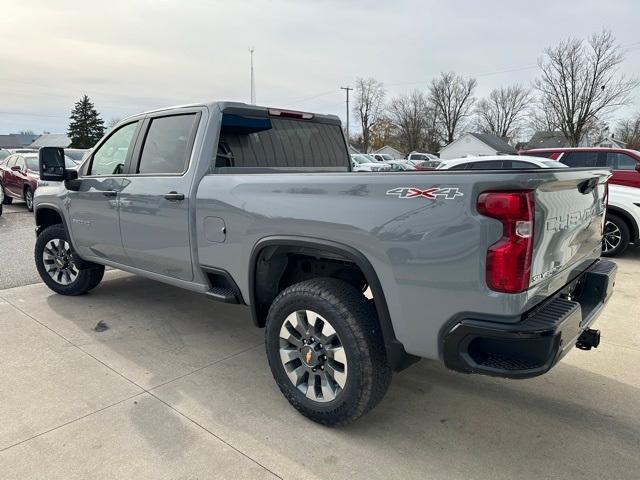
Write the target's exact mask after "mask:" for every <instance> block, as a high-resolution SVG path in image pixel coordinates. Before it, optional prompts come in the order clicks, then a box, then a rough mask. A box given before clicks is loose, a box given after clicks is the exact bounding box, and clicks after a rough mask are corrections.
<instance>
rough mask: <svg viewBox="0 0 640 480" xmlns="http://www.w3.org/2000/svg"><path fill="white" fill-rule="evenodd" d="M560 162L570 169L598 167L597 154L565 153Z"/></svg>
mask: <svg viewBox="0 0 640 480" xmlns="http://www.w3.org/2000/svg"><path fill="white" fill-rule="evenodd" d="M561 161H562V163H564V164H565V165H567V166H569V167H571V168H585V167H589V168H593V167H597V166H598V152H567V153H565V154H564V155H563V156H562V160H561Z"/></svg>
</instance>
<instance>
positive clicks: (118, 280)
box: [0, 249, 640, 479]
mask: <svg viewBox="0 0 640 480" xmlns="http://www.w3.org/2000/svg"><path fill="white" fill-rule="evenodd" d="M618 263H619V265H620V270H619V274H618V281H617V285H616V293H615V295H614V297H613V299H612V300H611V302H610V303H609V305H608V306H607V308H606V310H605V312H604V314H603V316H602V317H601V318H600V320H599V321H598V323H597V327H598V328H600V329H601V330H602V332H603V339H602V344H601V347H600V348H599V349H597V350H594V351H591V352H583V351H579V350H574V351H573V352H572V353H570V354H569V355H568V356H567V357H566V358H565V359H564V360H563V362H562V363H561V364H559V365H558V366H556V367H555V369H554V370H552V372H550V373H549V374H547V375H545V376H542V377H539V378H536V379H532V380H525V381H507V380H500V379H492V378H488V377H480V376H466V375H462V374H456V373H453V372H449V371H447V370H446V369H444V368H443V367H442V366H441V365H439V364H437V363H435V362H427V361H422V362H420V363H419V364H417V365H414V366H413V367H411V368H409V369H408V370H405V371H404V372H401V373H400V374H397V375H395V376H394V380H393V383H392V386H391V388H390V390H389V393H388V395H387V397H386V398H385V399H384V401H383V402H382V403H381V404H380V405H379V406H378V407H377V408H376V409H375V410H374V411H373V412H371V413H370V414H369V415H367V416H366V417H364V418H362V419H361V420H360V421H359V422H357V423H355V424H354V425H351V426H349V427H347V428H342V429H329V428H325V427H321V426H318V425H316V424H314V423H312V422H310V421H308V420H306V419H305V418H303V417H301V416H300V415H298V414H297V413H296V412H295V411H294V410H293V409H292V408H291V407H290V406H289V405H288V403H287V402H286V401H285V400H284V398H283V397H282V396H281V394H280V392H279V391H278V389H277V387H276V385H275V383H274V382H273V380H272V378H271V373H270V372H269V369H268V366H267V362H266V358H265V355H264V345H263V343H262V342H263V340H262V334H263V332H262V331H261V330H257V329H255V328H254V327H253V326H252V325H251V321H250V318H249V315H248V312H247V311H246V310H245V309H244V308H242V307H238V306H233V305H224V304H219V303H214V302H211V301H210V300H208V299H206V298H203V297H202V296H198V295H196V294H193V293H190V292H186V291H183V290H178V289H175V288H173V287H169V286H165V285H162V284H158V283H154V282H152V281H149V280H145V279H142V278H139V277H135V276H131V275H128V274H125V273H122V272H115V271H111V272H107V274H106V276H105V281H104V282H103V283H102V284H101V285H100V286H99V287H98V288H97V289H96V290H94V291H93V292H92V293H90V294H88V295H85V296H82V297H61V296H57V295H55V294H53V293H52V292H50V291H49V290H48V289H47V288H46V287H45V286H44V285H43V284H35V285H29V286H24V287H19V288H14V289H9V290H0V338H2V344H1V347H0V365H1V366H2V368H0V472H2V474H1V475H0V476H1V477H2V478H21V479H22V478H61V479H62V478H64V479H69V478H108V479H114V478H126V479H131V478H135V479H143V478H154V479H156V478H172V479H173V478H199V479H201V478H274V477H283V478H305V479H306V478H309V479H313V478H349V479H354V478H356V479H357V478H367V479H375V478H384V479H388V478H437V479H440V478H442V479H471V478H472V479H485V478H486V479H501V478H504V479H513V478H531V479H541V478H545V479H546V478H558V479H567V478H616V479H632V478H633V479H637V478H638V472H640V457H639V456H638V451H640V408H639V405H640V368H638V365H639V364H640V331H639V330H638V326H639V325H638V323H639V322H640V302H638V301H637V285H638V281H639V280H640V249H633V250H630V251H629V252H628V253H627V254H626V255H625V257H623V258H622V259H620V260H618ZM98 321H103V322H105V323H106V324H107V326H108V327H109V328H108V329H107V330H104V331H100V332H98V331H96V330H95V329H94V327H95V325H96V323H97V322H98Z"/></svg>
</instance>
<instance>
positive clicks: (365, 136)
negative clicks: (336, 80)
mask: <svg viewBox="0 0 640 480" xmlns="http://www.w3.org/2000/svg"><path fill="white" fill-rule="evenodd" d="M354 93H355V95H354V102H353V113H354V115H355V116H356V117H357V118H358V119H359V121H360V126H361V128H362V148H363V151H364V152H367V151H368V149H369V147H370V145H371V128H372V127H373V126H374V125H375V124H376V122H378V121H379V120H380V118H381V116H382V113H383V108H384V97H385V93H386V92H385V89H384V84H383V83H382V82H378V81H377V80H376V79H375V78H358V79H357V80H356V87H355V89H354Z"/></svg>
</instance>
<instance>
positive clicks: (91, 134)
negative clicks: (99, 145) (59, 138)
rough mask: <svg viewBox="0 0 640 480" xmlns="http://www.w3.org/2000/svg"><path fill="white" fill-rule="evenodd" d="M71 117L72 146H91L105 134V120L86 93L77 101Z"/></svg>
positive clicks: (70, 133) (69, 133)
mask: <svg viewBox="0 0 640 480" xmlns="http://www.w3.org/2000/svg"><path fill="white" fill-rule="evenodd" d="M69 119H70V120H71V122H70V123H69V131H68V132H67V135H69V138H70V139H71V147H72V148H91V147H93V146H94V145H95V144H96V142H97V141H98V140H100V138H102V135H104V121H103V120H102V119H101V118H100V114H99V113H98V111H97V110H96V109H95V108H94V106H93V103H91V100H89V97H87V96H86V95H84V96H83V97H82V98H81V99H80V101H78V102H76V104H75V106H74V107H73V110H72V111H71V117H69Z"/></svg>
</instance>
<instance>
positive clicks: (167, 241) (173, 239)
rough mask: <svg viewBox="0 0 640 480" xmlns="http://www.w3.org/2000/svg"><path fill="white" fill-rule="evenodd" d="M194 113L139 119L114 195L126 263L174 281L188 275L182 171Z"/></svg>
mask: <svg viewBox="0 0 640 480" xmlns="http://www.w3.org/2000/svg"><path fill="white" fill-rule="evenodd" d="M200 115H201V114H200V111H194V110H182V111H179V112H172V113H171V114H170V115H167V113H166V112H159V113H158V114H155V115H152V116H149V117H148V118H147V120H145V125H144V127H143V132H142V133H141V137H140V141H139V142H138V146H137V147H136V152H135V153H134V158H132V161H131V165H130V166H129V171H128V174H127V176H126V178H125V179H124V183H123V186H122V193H121V196H120V229H121V231H122V243H123V245H124V249H125V252H126V253H127V255H128V257H129V259H130V262H131V265H133V266H134V267H138V268H141V269H143V270H146V271H149V272H155V273H159V274H162V275H166V276H169V277H173V278H177V279H180V280H192V279H193V269H192V267H191V243H190V233H189V224H190V221H189V202H190V198H189V189H190V186H191V175H189V174H188V171H189V167H190V165H189V163H190V158H191V151H192V148H193V143H194V139H195V134H196V130H197V127H198V122H199V119H200ZM192 167H195V166H192ZM193 169H194V168H192V169H191V170H193Z"/></svg>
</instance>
